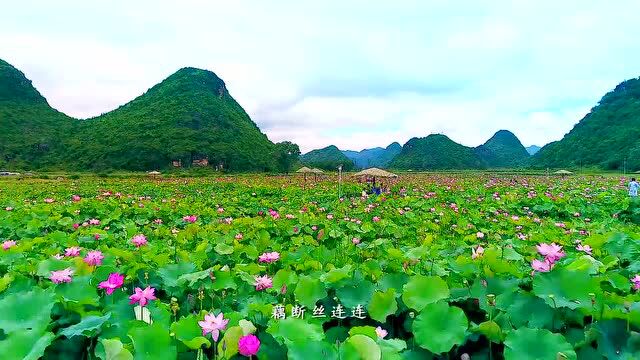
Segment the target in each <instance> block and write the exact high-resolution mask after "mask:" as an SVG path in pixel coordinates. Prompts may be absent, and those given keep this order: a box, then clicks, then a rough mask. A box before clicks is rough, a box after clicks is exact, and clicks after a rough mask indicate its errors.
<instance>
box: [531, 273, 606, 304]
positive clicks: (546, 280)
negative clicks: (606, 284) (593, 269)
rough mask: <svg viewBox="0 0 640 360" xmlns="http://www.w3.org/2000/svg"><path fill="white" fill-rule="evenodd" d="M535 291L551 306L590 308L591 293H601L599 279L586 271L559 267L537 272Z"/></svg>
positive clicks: (534, 281)
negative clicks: (546, 271) (545, 271)
mask: <svg viewBox="0 0 640 360" xmlns="http://www.w3.org/2000/svg"><path fill="white" fill-rule="evenodd" d="M533 293H534V294H535V295H536V296H538V297H540V298H541V299H543V300H544V301H545V302H546V303H547V305H549V306H551V307H567V308H569V309H577V308H590V307H591V296H590V295H589V294H590V293H594V294H597V293H599V286H598V283H597V280H596V279H595V278H592V277H591V276H590V275H589V274H588V273H587V272H586V271H567V270H564V269H557V270H554V271H551V272H548V273H539V274H536V275H535V277H534V279H533Z"/></svg>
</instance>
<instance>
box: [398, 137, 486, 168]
mask: <svg viewBox="0 0 640 360" xmlns="http://www.w3.org/2000/svg"><path fill="white" fill-rule="evenodd" d="M389 167H391V168H394V169H407V170H439V169H478V168H483V167H485V163H484V162H483V161H482V159H480V157H479V156H478V155H477V154H476V153H475V151H474V149H473V148H469V147H466V146H464V145H460V144H458V143H456V142H454V141H453V140H451V139H449V138H448V137H447V136H445V135H441V134H432V135H429V136H427V137H424V138H412V139H411V140H409V141H408V142H407V143H406V144H404V146H403V147H402V151H401V152H400V154H398V155H397V156H396V157H395V158H394V159H393V161H392V162H391V164H389Z"/></svg>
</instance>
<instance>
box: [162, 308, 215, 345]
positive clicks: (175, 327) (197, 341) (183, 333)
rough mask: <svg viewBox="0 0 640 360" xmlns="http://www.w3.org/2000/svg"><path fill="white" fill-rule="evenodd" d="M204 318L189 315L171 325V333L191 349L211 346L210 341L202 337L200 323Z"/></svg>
mask: <svg viewBox="0 0 640 360" xmlns="http://www.w3.org/2000/svg"><path fill="white" fill-rule="evenodd" d="M203 318H204V316H196V315H193V314H191V315H189V316H186V317H183V318H180V320H178V321H176V322H174V323H173V324H171V332H172V333H173V334H175V337H176V339H178V340H180V341H182V342H183V343H184V344H185V345H186V346H187V347H188V348H189V349H199V348H201V347H202V345H205V346H206V347H210V346H211V342H210V341H209V339H207V338H205V337H204V336H202V329H201V328H200V325H198V321H199V320H201V319H203Z"/></svg>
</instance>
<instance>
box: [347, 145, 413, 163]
mask: <svg viewBox="0 0 640 360" xmlns="http://www.w3.org/2000/svg"><path fill="white" fill-rule="evenodd" d="M400 150H402V146H400V144H398V143H397V142H394V143H391V144H390V145H389V146H387V147H386V148H382V147H376V148H371V149H364V150H361V151H353V150H343V151H342V153H343V154H345V155H346V156H347V157H348V158H349V159H351V160H352V161H353V163H354V164H355V166H356V168H358V169H364V168H370V167H377V168H386V167H387V166H388V165H389V163H390V162H391V160H393V158H394V157H395V156H396V155H398V154H399V153H400Z"/></svg>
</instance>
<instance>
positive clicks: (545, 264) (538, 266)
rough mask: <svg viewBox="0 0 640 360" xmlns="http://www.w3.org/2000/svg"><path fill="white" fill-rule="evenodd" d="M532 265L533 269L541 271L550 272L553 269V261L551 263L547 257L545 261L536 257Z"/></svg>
mask: <svg viewBox="0 0 640 360" xmlns="http://www.w3.org/2000/svg"><path fill="white" fill-rule="evenodd" d="M531 267H532V268H533V270H535V271H539V272H549V271H551V269H552V268H553V263H551V262H550V261H549V260H547V259H545V260H544V261H540V260H538V259H534V260H533V261H532V262H531Z"/></svg>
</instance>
